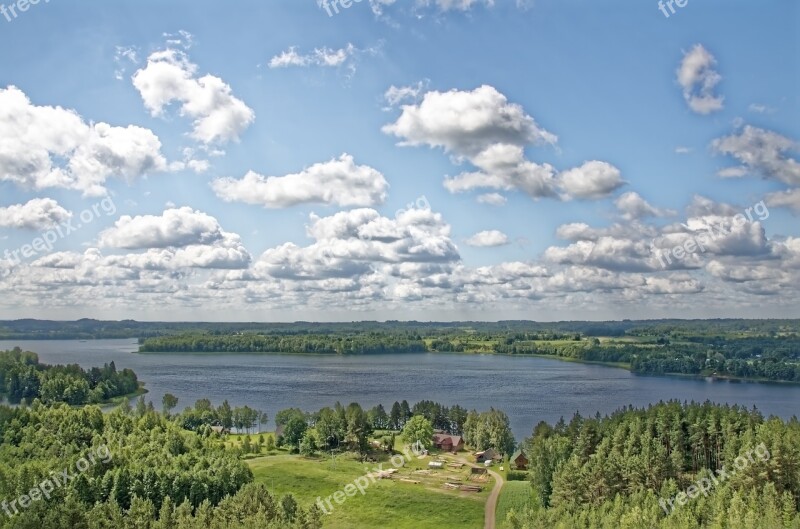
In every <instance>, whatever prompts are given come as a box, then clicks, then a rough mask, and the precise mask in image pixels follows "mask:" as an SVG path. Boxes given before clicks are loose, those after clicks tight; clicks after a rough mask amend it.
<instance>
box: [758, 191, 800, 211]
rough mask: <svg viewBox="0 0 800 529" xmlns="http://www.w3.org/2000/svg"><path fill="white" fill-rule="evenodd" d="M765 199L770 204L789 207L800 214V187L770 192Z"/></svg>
mask: <svg viewBox="0 0 800 529" xmlns="http://www.w3.org/2000/svg"><path fill="white" fill-rule="evenodd" d="M765 200H766V202H767V204H768V205H770V206H774V207H778V208H780V207H783V208H789V209H791V210H792V211H793V212H794V213H795V214H800V189H790V190H789V191H780V192H777V193H769V194H768V195H767V197H766V199H765Z"/></svg>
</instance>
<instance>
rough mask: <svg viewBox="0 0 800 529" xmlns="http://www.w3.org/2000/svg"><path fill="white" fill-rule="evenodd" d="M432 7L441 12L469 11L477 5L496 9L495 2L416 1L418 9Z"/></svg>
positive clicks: (456, 0)
mask: <svg viewBox="0 0 800 529" xmlns="http://www.w3.org/2000/svg"><path fill="white" fill-rule="evenodd" d="M432 5H434V6H436V7H437V8H438V9H439V10H440V11H469V10H470V9H472V8H473V7H475V6H477V5H483V6H486V7H494V0H416V6H417V7H430V6H432Z"/></svg>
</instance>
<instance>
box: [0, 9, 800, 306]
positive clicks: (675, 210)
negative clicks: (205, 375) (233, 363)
mask: <svg viewBox="0 0 800 529" xmlns="http://www.w3.org/2000/svg"><path fill="white" fill-rule="evenodd" d="M2 1H5V2H6V3H5V6H6V11H5V12H9V11H8V6H10V5H11V2H9V1H8V0H0V2H2ZM329 3H331V2H330V0H329ZM338 9H339V13H338V14H334V16H328V14H327V12H326V10H325V9H324V6H319V5H318V4H317V2H316V1H315V0H302V1H299V0H292V1H289V0H285V1H268V2H261V3H257V2H239V3H237V4H236V7H231V6H229V5H227V4H223V3H219V2H214V3H212V2H205V1H193V2H184V1H170V2H155V1H137V2H129V1H119V2H114V3H112V4H103V5H102V6H100V7H98V6H97V5H96V4H94V3H89V2H79V3H76V2H67V1H59V0H51V1H50V2H47V3H44V2H41V3H39V4H37V5H31V6H29V8H28V9H27V10H26V11H25V12H18V11H14V12H16V14H17V16H16V17H14V16H13V13H12V14H9V15H8V17H5V16H3V15H0V45H2V46H3V49H4V50H5V53H3V54H2V55H0V105H2V106H0V291H2V292H3V296H2V301H0V317H4V318H18V317H52V318H74V317H84V316H85V317H119V318H123V317H132V318H137V319H196V318H202V319H218V320H222V319H253V320H295V319H340V320H341V319H344V320H353V319H385V318H390V319H462V318H475V319H490V320H495V319H504V318H531V319H542V320H546V319H581V318H590V319H614V318H623V317H634V318H636V317H667V316H681V317H689V316H692V317H706V316H740V317H767V316H795V317H796V316H798V302H797V301H796V300H797V299H798V297H797V284H798V281H797V279H798V275H800V272H798V270H800V239H798V238H797V237H798V233H797V215H798V213H800V191H799V190H798V188H800V169H798V162H797V156H798V151H799V149H798V143H797V142H798V140H800V120H798V117H800V100H799V99H798V95H799V94H800V90H799V89H800V78H799V76H800V36H799V35H800V31H799V30H798V27H800V25H799V24H798V23H799V22H800V7H798V5H797V4H796V3H795V2H790V1H777V0H771V1H766V2H759V3H756V2H744V1H731V0H720V1H713V0H704V1H703V2H699V1H696V0H689V2H688V4H687V5H686V6H685V7H682V8H681V7H677V6H675V13H674V14H671V15H670V16H669V17H665V16H664V14H663V13H662V11H661V10H660V9H659V4H658V2H656V1H650V0H647V1H641V0H635V1H634V0H624V1H614V0H607V1H604V2H588V1H583V2H577V1H563V0H558V1H556V0H536V1H534V2H515V1H510V0H509V1H503V0H496V1H495V2H491V1H480V0H429V1H427V2H425V1H416V0H408V1H405V0H397V1H392V0H373V1H372V2H369V1H368V0H364V1H362V2H360V3H353V5H352V6H351V7H349V8H343V7H341V6H339V7H338ZM666 9H667V10H668V7H667V8H666ZM332 11H335V10H333V9H332ZM0 13H2V10H0ZM8 18H10V20H8ZM401 96H402V97H401ZM106 124H107V125H106ZM251 172H252V173H251ZM248 173H250V175H249V176H245V175H248ZM268 177H271V178H268ZM109 197H110V198H109ZM423 197H424V198H423ZM104 200H105V202H103V201H104ZM109 201H111V202H109ZM101 203H102V204H103V205H105V206H109V205H110V204H112V203H113V206H114V207H113V208H110V207H109V208H105V209H103V207H102V206H101ZM759 204H760V206H759V207H758V208H757V209H751V214H750V215H749V217H750V218H748V219H747V220H746V222H745V221H743V222H737V221H736V220H735V218H734V217H735V215H736V214H737V213H742V212H745V211H746V208H748V207H751V208H753V207H754V206H756V205H759ZM408 205H412V207H411V208H410V209H409V208H408ZM93 206H94V207H95V211H94V214H93V215H92V214H86V215H84V219H83V220H87V221H88V222H79V221H80V220H81V213H82V212H84V211H86V210H87V208H88V211H90V212H91V208H92V207H93ZM399 210H402V211H399ZM754 212H755V213H754ZM759 212H760V214H759ZM70 219H71V222H72V223H73V224H81V227H80V229H75V230H74V231H71V233H67V234H58V236H57V237H55V236H53V235H49V236H45V235H44V234H46V233H47V232H48V231H50V232H51V233H53V230H55V232H58V230H57V229H56V226H62V225H63V223H64V222H65V221H70ZM715 227H716V228H717V232H719V231H720V229H719V228H721V229H722V230H723V231H724V234H722V235H720V236H719V237H715V238H713V239H712V240H709V241H708V244H701V246H702V248H703V249H702V250H700V249H696V248H695V247H694V246H695V245H693V243H692V241H694V242H695V243H696V242H697V241H698V238H699V240H700V242H701V243H702V242H703V240H704V239H703V237H705V235H706V234H709V233H712V232H713V231H714V228H715ZM63 231H64V230H63V229H62V232H63ZM709 236H710V235H709ZM46 237H51V238H52V237H55V240H54V241H53V242H52V244H51V243H48V244H47V245H46V246H47V247H46V248H45V249H44V250H42V251H39V250H34V249H32V248H33V246H32V245H33V244H34V241H35V240H36V239H37V238H43V239H44V238H46ZM687 244H688V246H686V245H687ZM26 245H31V247H30V248H27V251H25V250H24V249H25V248H26ZM676 247H682V248H684V249H685V251H684V252H678V254H681V253H685V254H686V255H679V256H674V255H673V254H672V253H670V252H673V251H674V249H675V248H676ZM6 251H7V253H5V254H3V252H6ZM15 252H16V253H15ZM665 254H666V256H667V257H669V259H665ZM664 263H667V264H666V266H665V265H664Z"/></svg>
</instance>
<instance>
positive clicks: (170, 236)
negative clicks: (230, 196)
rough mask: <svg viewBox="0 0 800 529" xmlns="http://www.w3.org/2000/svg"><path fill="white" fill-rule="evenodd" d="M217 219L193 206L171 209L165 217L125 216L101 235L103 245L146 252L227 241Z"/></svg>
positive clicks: (166, 212) (164, 214)
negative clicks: (151, 249)
mask: <svg viewBox="0 0 800 529" xmlns="http://www.w3.org/2000/svg"><path fill="white" fill-rule="evenodd" d="M224 236H225V232H224V231H223V230H222V227H221V226H220V225H219V222H218V221H217V219H215V218H214V217H212V216H211V215H208V214H206V213H203V212H201V211H195V210H193V209H192V208H190V207H182V208H177V209H168V210H166V211H164V213H163V214H162V215H140V216H137V217H131V216H129V215H123V216H122V217H120V218H119V220H118V221H117V222H116V223H115V224H114V226H113V227H111V228H109V229H107V230H105V231H103V232H102V233H101V234H100V245H101V246H107V247H112V248H126V249H145V248H168V247H184V246H189V245H192V244H211V243H214V242H217V241H220V240H222V239H223V238H224Z"/></svg>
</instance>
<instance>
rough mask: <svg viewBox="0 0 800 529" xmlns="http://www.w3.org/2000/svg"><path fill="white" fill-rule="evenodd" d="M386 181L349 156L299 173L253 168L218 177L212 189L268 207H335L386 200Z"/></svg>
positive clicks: (229, 199) (224, 196) (223, 195)
mask: <svg viewBox="0 0 800 529" xmlns="http://www.w3.org/2000/svg"><path fill="white" fill-rule="evenodd" d="M388 187H389V184H388V183H387V182H386V179H385V178H384V176H383V175H382V174H381V173H380V172H379V171H377V170H376V169H373V168H372V167H369V166H367V165H356V163H355V161H354V159H353V157H352V156H351V155H349V154H346V153H345V154H342V155H341V156H340V157H339V158H338V159H332V160H330V161H328V162H324V163H317V164H314V165H312V166H310V167H308V168H306V169H304V170H303V171H301V172H299V173H294V174H289V175H285V176H268V177H265V176H262V175H260V174H257V173H255V172H253V171H250V172H249V173H247V174H246V175H245V176H244V178H242V179H240V180H237V179H234V178H218V179H216V180H214V181H213V182H212V188H213V189H214V192H215V193H216V194H217V196H218V197H220V198H221V199H223V200H225V201H227V202H244V203H246V204H257V205H261V206H264V207H268V208H285V207H289V206H294V205H297V204H307V203H321V204H331V205H339V206H374V205H379V204H382V203H383V202H384V201H385V199H386V193H387V189H388Z"/></svg>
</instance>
